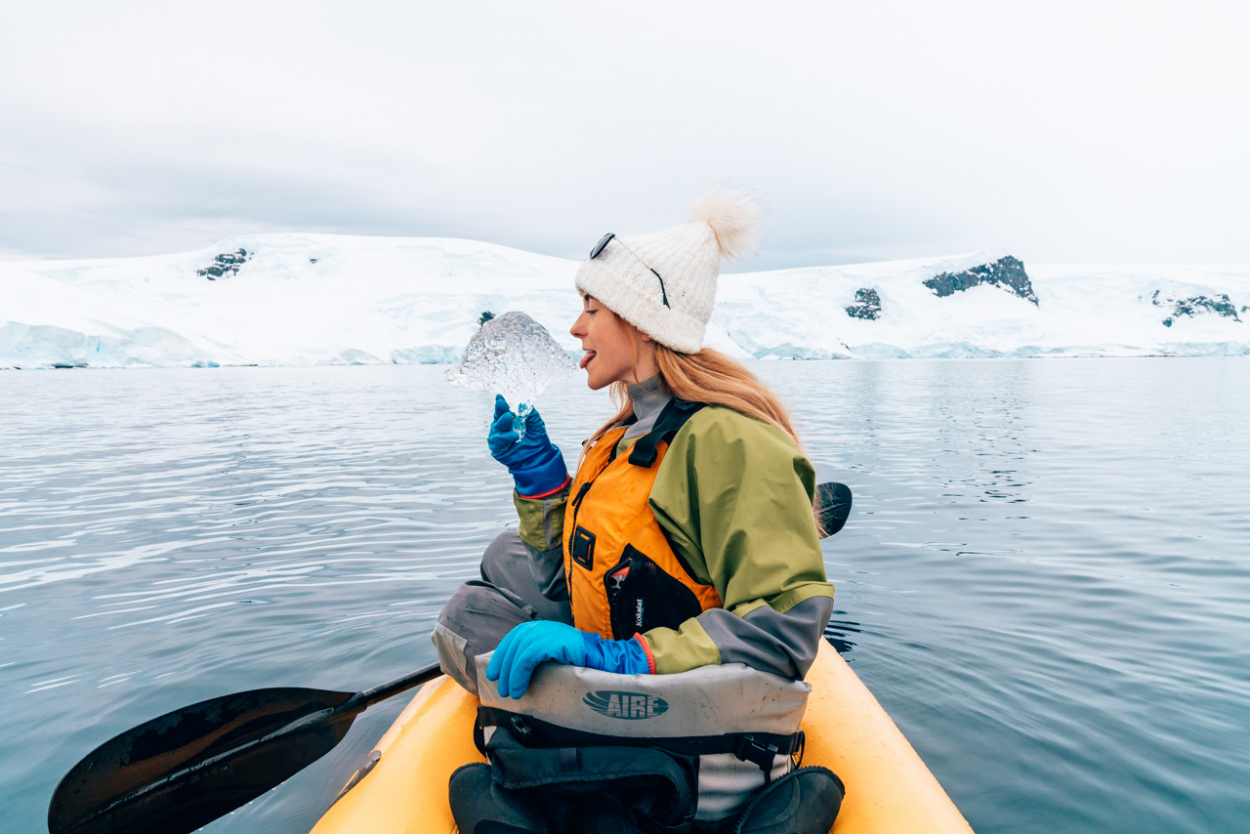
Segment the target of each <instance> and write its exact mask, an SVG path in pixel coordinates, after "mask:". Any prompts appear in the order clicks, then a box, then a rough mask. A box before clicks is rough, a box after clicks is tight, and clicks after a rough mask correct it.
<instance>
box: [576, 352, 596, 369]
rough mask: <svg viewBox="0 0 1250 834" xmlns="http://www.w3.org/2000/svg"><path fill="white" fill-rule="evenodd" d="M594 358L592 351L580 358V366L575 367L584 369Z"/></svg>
mask: <svg viewBox="0 0 1250 834" xmlns="http://www.w3.org/2000/svg"><path fill="white" fill-rule="evenodd" d="M594 358H595V352H594V351H593V350H592V351H591V352H590V353H588V354H586V355H585V356H583V357H582V361H581V364H579V365H578V366H577V367H579V368H584V367H586V365H587V364H589V363H590V360H591V359H594Z"/></svg>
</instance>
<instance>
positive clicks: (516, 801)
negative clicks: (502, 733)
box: [447, 762, 547, 834]
mask: <svg viewBox="0 0 1250 834" xmlns="http://www.w3.org/2000/svg"><path fill="white" fill-rule="evenodd" d="M447 798H448V800H449V801H450V804H451V815H452V817H454V818H455V820H456V827H457V828H459V829H460V832H461V834H546V831H547V826H546V825H545V824H544V823H543V822H542V820H540V819H539V818H538V815H537V814H535V813H534V812H533V810H532V809H531V808H530V807H529V806H528V804H527V803H525V802H523V801H521V800H520V798H519V797H517V796H516V795H515V794H513V793H512V791H508V790H504V789H503V788H501V787H499V785H497V784H495V780H494V779H492V778H491V776H490V765H487V764H482V763H481V762H476V763H474V764H467V765H464V766H463V767H459V768H457V769H456V771H455V772H454V773H452V774H451V779H450V781H449V783H448V793H447Z"/></svg>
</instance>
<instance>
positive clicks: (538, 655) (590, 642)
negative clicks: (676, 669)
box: [486, 620, 651, 698]
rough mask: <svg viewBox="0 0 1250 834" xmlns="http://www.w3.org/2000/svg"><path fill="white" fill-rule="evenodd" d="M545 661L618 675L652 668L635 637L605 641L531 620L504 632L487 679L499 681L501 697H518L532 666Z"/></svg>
mask: <svg viewBox="0 0 1250 834" xmlns="http://www.w3.org/2000/svg"><path fill="white" fill-rule="evenodd" d="M545 660H554V661H556V662H557V663H567V664H570V665H572V666H585V667H588V668H590V669H598V670H600V671H602V672H614V673H616V674H620V675H645V674H648V673H649V672H650V671H651V664H650V662H649V661H648V660H647V650H646V649H644V648H643V647H642V643H641V642H639V641H638V640H633V639H630V640H604V639H603V638H602V637H600V636H599V635H598V634H592V633H590V632H586V631H578V630H577V629H575V628H573V626H571V625H565V624H564V623H556V622H552V621H551V620H532V621H530V622H528V623H521V624H520V625H519V626H517V627H516V628H514V629H512V631H509V632H508V633H507V634H505V635H504V638H503V640H502V641H500V643H499V648H497V649H495V653H494V655H492V656H491V659H490V663H489V664H487V666H486V679H487V680H491V681H499V695H500V697H503V698H520V697H521V696H522V695H524V694H525V690H526V689H528V688H529V685H530V676H531V675H532V674H534V669H535V667H537V666H538V664H540V663H542V662H543V661H545Z"/></svg>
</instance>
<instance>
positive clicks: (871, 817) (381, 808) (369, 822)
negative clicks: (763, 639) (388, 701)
mask: <svg viewBox="0 0 1250 834" xmlns="http://www.w3.org/2000/svg"><path fill="white" fill-rule="evenodd" d="M806 680H807V682H808V683H810V684H811V685H812V693H811V696H810V697H809V699H808V703H807V712H806V713H805V714H804V718H803V730H804V732H805V733H806V736H807V746H806V750H805V751H804V755H803V764H804V765H812V764H818V765H824V766H825V767H827V768H829V769H830V770H832V771H833V772H834V773H836V774H838V776H840V777H841V778H842V781H843V782H844V783H845V784H846V799H845V800H844V801H843V803H842V811H841V813H839V814H838V820H837V822H836V823H835V824H834V826H833V834H919V833H920V832H927V833H928V834H948V833H949V832H965V834H967V832H971V831H972V829H971V828H970V827H969V826H968V823H967V822H966V821H965V820H964V818H963V816H962V815H961V814H960V813H959V809H957V808H956V807H955V805H954V803H953V802H951V800H950V798H949V797H948V796H947V795H946V792H945V791H944V790H942V786H941V785H939V784H938V782H937V779H935V778H934V777H933V774H932V773H930V772H929V769H928V768H927V767H925V764H924V762H922V761H921V760H920V756H918V755H917V754H916V751H915V750H913V749H912V746H911V745H910V744H909V743H908V742H907V739H905V738H904V737H903V734H902V733H901V732H899V729H898V727H896V726H895V725H894V722H893V721H892V720H890V717H889V716H888V715H886V713H885V710H884V709H882V708H881V705H880V704H879V703H877V699H876V698H874V697H873V696H872V693H871V692H869V691H868V689H867V688H866V687H865V686H864V684H863V683H862V682H860V680H859V677H858V676H857V675H856V674H855V673H854V672H853V671H851V667H850V666H848V665H847V664H846V661H844V660H843V659H842V658H841V657H840V656H839V655H838V653H837V652H836V651H834V650H833V648H832V647H831V646H830V645H829V644H827V643H825V642H824V641H821V645H820V653H819V655H818V656H817V658H816V663H815V664H814V665H813V666H812V668H811V671H809V672H808V674H807V678H806ZM476 714H477V699H476V698H475V697H473V696H472V695H470V694H468V693H467V692H465V691H464V690H463V689H461V688H460V687H459V686H457V685H456V684H455V682H453V681H452V680H451V679H449V678H447V677H441V678H439V679H438V680H435V681H431V682H430V683H428V684H426V685H425V686H424V687H422V688H421V689H420V690H419V691H418V692H417V694H416V696H415V697H414V698H413V699H412V702H411V703H409V704H408V706H407V708H406V709H405V710H404V711H403V713H402V714H401V715H400V716H399V718H397V719H396V720H395V723H394V724H393V725H392V726H391V728H390V729H389V730H388V731H387V732H386V735H384V736H382V739H381V741H379V742H378V745H377V748H376V750H375V751H374V754H373V756H372V757H371V758H372V759H373V760H374V762H376V763H375V764H373V766H372V768H371V769H370V770H369V771H368V772H367V773H366V774H365V775H364V776H363V777H362V778H357V779H356V780H354V781H355V784H353V785H351V787H350V788H349V789H348V790H347V791H346V792H345V793H343V794H342V795H341V796H340V797H339V799H338V801H337V802H335V803H334V805H333V806H332V807H331V808H330V810H329V811H327V812H326V813H325V816H323V817H322V818H321V821H320V822H318V823H317V825H316V827H315V828H313V831H312V834H427V832H437V834H452V832H454V831H455V830H456V824H455V822H454V821H453V820H452V817H451V809H450V808H449V807H448V804H447V781H448V779H450V778H451V773H452V771H453V770H455V769H456V768H458V767H460V766H461V765H463V764H467V763H469V762H480V761H483V759H482V756H481V755H480V754H479V753H478V751H477V748H476V747H474V746H473V720H474V717H475V716H476ZM379 754H380V756H379Z"/></svg>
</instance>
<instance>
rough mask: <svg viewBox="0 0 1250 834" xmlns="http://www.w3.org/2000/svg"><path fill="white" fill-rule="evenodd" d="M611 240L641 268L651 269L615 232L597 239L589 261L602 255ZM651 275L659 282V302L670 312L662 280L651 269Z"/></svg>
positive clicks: (658, 274)
mask: <svg viewBox="0 0 1250 834" xmlns="http://www.w3.org/2000/svg"><path fill="white" fill-rule="evenodd" d="M613 240H615V241H616V242H617V243H620V244H621V248H623V249H624V250H625V251H626V252H628V253H629V254H631V255H633V256H634V258H635V259H637V261H638V263H640V264H642V265H643V266H646V267H647V269H651V267H649V266H647V262H646V261H644V260H643V259H642V258H639V257H638V255H637V254H636V253H635V252H634V250H633V249H630V248H629V247H628V246H626V245H625V244H624V243H621V241H620V239H619V238H617V236H616V233H615V232H608V233H607V234H606V235H604V236H603V237H601V238H599V242H598V243H596V244H595V245H594V248H593V249H591V250H590V260H592V261H593V260H594V259H595V258H597V257H599V256H600V255H602V254H603V250H604V249H606V248H607V247H608V244H609V243H611V242H612V241H613ZM651 274H652V275H654V276H655V277H656V278H657V279H658V280H659V282H660V300H661V301H663V302H664V306H665V307H668V308H669V309H670V310H671V309H673V308H672V307H669V303H668V293H667V292H666V291H665V290H664V279H663V278H660V273H658V272H656V271H655V270H654V269H651Z"/></svg>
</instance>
